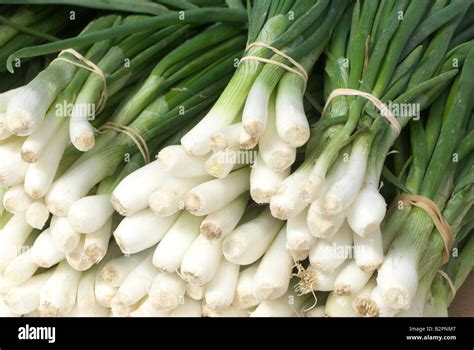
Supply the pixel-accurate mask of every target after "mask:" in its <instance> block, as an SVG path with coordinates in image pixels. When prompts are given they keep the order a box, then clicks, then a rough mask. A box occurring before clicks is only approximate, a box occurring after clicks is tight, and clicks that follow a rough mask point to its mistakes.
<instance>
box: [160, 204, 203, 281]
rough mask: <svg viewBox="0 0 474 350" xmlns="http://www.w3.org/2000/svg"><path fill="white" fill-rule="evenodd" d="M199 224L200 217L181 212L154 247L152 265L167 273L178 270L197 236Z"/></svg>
mask: <svg viewBox="0 0 474 350" xmlns="http://www.w3.org/2000/svg"><path fill="white" fill-rule="evenodd" d="M201 222H202V217H200V216H194V215H191V214H189V213H188V212H186V211H183V212H182V213H181V215H180V216H179V218H178V220H176V222H175V223H174V225H173V226H172V227H171V228H170V229H169V230H168V232H166V234H165V236H164V237H163V239H162V240H161V241H160V242H159V243H158V245H157V246H156V249H155V252H154V254H153V265H154V266H155V267H156V268H158V269H159V270H163V271H167V272H175V271H176V270H178V269H179V267H180V266H181V262H182V261H183V257H184V255H185V254H186V251H187V250H188V248H189V247H190V246H191V245H192V244H193V242H194V241H195V240H196V238H197V236H198V235H199V225H200V224H201Z"/></svg>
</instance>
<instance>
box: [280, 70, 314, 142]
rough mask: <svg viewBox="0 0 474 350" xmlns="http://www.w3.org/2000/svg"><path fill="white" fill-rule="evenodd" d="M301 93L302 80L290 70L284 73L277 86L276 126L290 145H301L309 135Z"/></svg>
mask: <svg viewBox="0 0 474 350" xmlns="http://www.w3.org/2000/svg"><path fill="white" fill-rule="evenodd" d="M303 94H304V82H303V80H302V79H301V78H300V77H298V76H297V75H295V74H293V73H291V72H287V73H285V74H284V75H283V77H282V78H281V79H280V82H279V83H278V87H277V95H276V101H275V109H276V126H277V130H278V135H279V136H280V138H281V139H282V140H283V141H284V142H285V143H286V144H288V145H289V146H292V147H301V146H303V145H304V144H305V143H306V142H307V141H308V139H309V135H310V130H309V124H308V118H307V117H306V114H305V111H304V106H303Z"/></svg>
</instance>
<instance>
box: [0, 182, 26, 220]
mask: <svg viewBox="0 0 474 350" xmlns="http://www.w3.org/2000/svg"><path fill="white" fill-rule="evenodd" d="M31 202H32V199H31V197H30V196H28V194H27V193H26V192H25V188H24V187H23V184H20V185H16V186H13V187H10V188H9V189H8V190H6V192H5V193H4V194H3V207H4V208H5V209H6V210H7V211H8V212H10V213H12V214H16V213H22V212H25V211H26V209H27V208H28V206H29V205H30V204H31Z"/></svg>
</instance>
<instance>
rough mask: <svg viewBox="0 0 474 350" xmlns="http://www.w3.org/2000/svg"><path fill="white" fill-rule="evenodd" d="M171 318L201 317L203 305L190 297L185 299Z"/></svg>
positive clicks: (171, 314)
mask: <svg viewBox="0 0 474 350" xmlns="http://www.w3.org/2000/svg"><path fill="white" fill-rule="evenodd" d="M169 316H170V317H201V316H202V306H201V303H200V302H198V301H196V300H193V299H191V298H188V297H184V301H183V303H181V304H179V305H178V307H177V308H176V309H174V310H173V311H172V312H171V313H170V315H169Z"/></svg>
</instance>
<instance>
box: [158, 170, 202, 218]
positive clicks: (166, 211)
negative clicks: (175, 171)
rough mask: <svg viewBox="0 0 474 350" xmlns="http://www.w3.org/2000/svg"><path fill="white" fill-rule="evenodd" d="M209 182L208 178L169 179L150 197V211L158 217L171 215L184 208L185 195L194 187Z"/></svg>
mask: <svg viewBox="0 0 474 350" xmlns="http://www.w3.org/2000/svg"><path fill="white" fill-rule="evenodd" d="M208 180H210V177H209V176H205V177H189V178H176V177H170V178H168V179H167V180H165V181H163V182H162V184H161V185H160V186H159V187H158V188H157V189H156V190H155V191H154V192H153V193H152V194H151V195H150V198H149V206H150V209H151V210H152V211H153V212H154V213H155V214H156V215H158V216H169V215H173V214H175V213H176V212H178V211H179V210H181V209H183V208H184V199H185V197H186V194H187V193H188V192H189V191H190V190H191V189H192V188H193V187H195V186H198V185H199V184H201V183H203V182H205V181H208Z"/></svg>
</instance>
